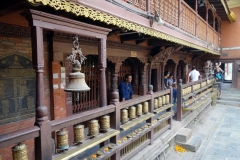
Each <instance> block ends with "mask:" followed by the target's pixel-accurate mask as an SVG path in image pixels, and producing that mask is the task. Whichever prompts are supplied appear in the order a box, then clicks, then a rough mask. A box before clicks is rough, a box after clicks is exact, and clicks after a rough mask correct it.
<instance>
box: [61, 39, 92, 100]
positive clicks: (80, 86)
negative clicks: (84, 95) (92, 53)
mask: <svg viewBox="0 0 240 160" xmlns="http://www.w3.org/2000/svg"><path fill="white" fill-rule="evenodd" d="M67 59H68V60H70V61H71V62H72V65H73V70H72V73H70V74H69V84H68V85H67V86H66V88H65V89H64V90H65V91H67V92H84V91H89V90H90V88H89V87H88V85H87V84H86V82H85V74H84V73H81V72H80V71H81V64H82V63H83V62H84V60H85V59H86V57H84V56H83V54H82V51H81V48H79V43H78V37H77V36H75V37H74V42H73V48H72V53H71V55H69V56H68V57H67ZM77 97H78V96H77ZM77 101H78V98H77Z"/></svg>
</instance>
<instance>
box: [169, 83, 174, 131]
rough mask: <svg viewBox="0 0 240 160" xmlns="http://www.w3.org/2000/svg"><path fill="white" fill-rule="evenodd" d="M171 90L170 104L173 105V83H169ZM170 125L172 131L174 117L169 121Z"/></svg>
mask: <svg viewBox="0 0 240 160" xmlns="http://www.w3.org/2000/svg"><path fill="white" fill-rule="evenodd" d="M169 88H170V99H169V103H170V104H172V103H173V88H172V83H169ZM170 111H171V112H173V110H172V107H171V110H170ZM168 124H169V125H170V129H172V117H171V118H169V119H168Z"/></svg>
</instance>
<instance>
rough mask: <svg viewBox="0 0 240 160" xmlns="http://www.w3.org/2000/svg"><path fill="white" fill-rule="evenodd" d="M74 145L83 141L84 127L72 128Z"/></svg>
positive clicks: (76, 126) (79, 125)
mask: <svg viewBox="0 0 240 160" xmlns="http://www.w3.org/2000/svg"><path fill="white" fill-rule="evenodd" d="M73 129H74V143H82V142H83V141H84V139H85V138H84V125H81V124H78V125H75V126H74V128H73Z"/></svg>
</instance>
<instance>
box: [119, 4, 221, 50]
mask: <svg viewBox="0 0 240 160" xmlns="http://www.w3.org/2000/svg"><path fill="white" fill-rule="evenodd" d="M123 1H125V2H127V3H129V4H132V5H133V6H135V7H137V8H139V9H141V10H143V11H146V12H149V13H150V14H152V15H154V14H155V11H156V12H157V13H158V14H159V15H160V17H161V18H162V19H163V20H164V21H165V22H167V23H169V24H171V25H173V26H175V27H178V28H180V29H182V30H183V31H185V32H187V33H189V34H191V35H193V36H196V37H198V38H200V39H202V40H204V41H207V42H208V43H209V44H213V45H214V46H216V47H219V42H218V38H219V33H217V32H216V31H215V30H214V29H213V27H212V26H210V25H209V24H208V23H207V22H206V21H205V20H204V19H203V18H202V17H201V16H200V15H198V13H197V12H196V11H195V10H193V9H192V8H191V7H190V6H189V5H188V4H187V3H186V2H185V1H181V4H179V0H139V1H134V0H123ZM125 2H124V3H125ZM140 4H141V5H140ZM148 5H149V6H150V7H149V8H148V7H147V6H148ZM148 9H149V10H148Z"/></svg>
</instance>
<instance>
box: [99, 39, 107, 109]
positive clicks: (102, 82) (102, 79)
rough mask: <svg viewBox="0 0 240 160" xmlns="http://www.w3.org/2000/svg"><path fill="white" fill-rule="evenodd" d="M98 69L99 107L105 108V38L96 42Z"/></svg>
mask: <svg viewBox="0 0 240 160" xmlns="http://www.w3.org/2000/svg"><path fill="white" fill-rule="evenodd" d="M98 61H99V62H98V64H99V66H98V68H99V72H100V73H99V77H100V86H99V91H100V93H99V107H103V106H107V90H106V88H107V86H106V74H105V71H106V67H107V64H106V38H102V39H99V40H98Z"/></svg>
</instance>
